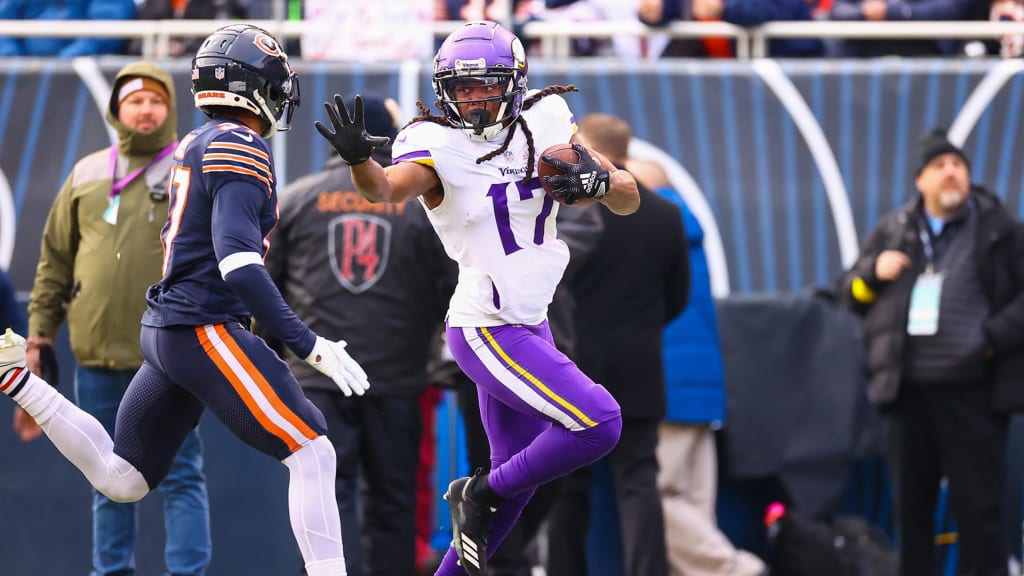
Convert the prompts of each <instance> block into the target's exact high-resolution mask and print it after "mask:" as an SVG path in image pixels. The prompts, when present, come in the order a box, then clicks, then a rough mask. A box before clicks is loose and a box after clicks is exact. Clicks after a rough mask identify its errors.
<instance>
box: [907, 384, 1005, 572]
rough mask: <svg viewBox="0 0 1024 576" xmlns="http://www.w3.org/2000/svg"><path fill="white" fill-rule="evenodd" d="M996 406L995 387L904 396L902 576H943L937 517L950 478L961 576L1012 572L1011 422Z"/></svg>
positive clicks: (915, 390) (919, 390) (910, 390)
mask: <svg viewBox="0 0 1024 576" xmlns="http://www.w3.org/2000/svg"><path fill="white" fill-rule="evenodd" d="M990 406H991V388H990V387H988V386H981V385H979V386H973V387H958V388H938V387H931V388H924V387H913V386H907V387H905V388H904V390H903V391H901V393H900V399H899V409H898V411H897V412H896V413H895V414H894V416H893V417H894V418H896V419H898V429H899V433H898V434H897V436H896V440H897V442H896V446H894V448H895V450H894V451H893V452H894V454H898V455H897V457H896V458H895V460H896V463H895V465H896V466H898V472H899V482H898V484H899V499H900V537H901V541H902V570H901V573H902V574H903V576H931V575H933V574H937V572H936V564H937V563H936V551H935V545H934V535H935V522H934V519H935V504H936V501H937V499H938V492H939V480H940V479H941V478H942V477H943V476H945V477H946V478H947V479H948V481H949V502H950V510H951V511H952V513H953V517H954V518H955V519H956V524H957V531H958V533H959V555H960V565H959V569H958V570H957V574H963V575H970V576H1005V575H1006V573H1007V545H1006V542H1005V538H1004V536H1005V532H1004V528H1003V516H1004V511H1003V509H1002V504H1003V485H1004V482H1005V478H1006V433H1007V419H1006V418H1005V417H1002V416H996V415H993V414H992V412H991V408H990Z"/></svg>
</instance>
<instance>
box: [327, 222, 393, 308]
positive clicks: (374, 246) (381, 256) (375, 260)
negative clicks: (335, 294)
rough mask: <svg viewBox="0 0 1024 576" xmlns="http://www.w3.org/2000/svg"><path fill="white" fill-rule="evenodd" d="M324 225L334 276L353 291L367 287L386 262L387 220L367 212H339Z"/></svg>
mask: <svg viewBox="0 0 1024 576" xmlns="http://www.w3.org/2000/svg"><path fill="white" fill-rule="evenodd" d="M327 226H328V230H327V249H328V251H329V253H330V256H331V260H330V264H331V268H332V270H333V271H334V277H335V278H337V279H338V282H340V283H341V285H342V286H344V287H345V289H346V290H348V291H349V292H352V293H353V294H359V293H360V292H364V291H366V290H368V289H370V287H371V286H373V285H374V284H376V283H377V280H380V277H381V276H383V275H384V271H385V270H386V269H387V266H388V255H389V254H390V252H391V223H390V222H388V221H387V220H385V219H383V218H380V217H377V216H371V215H369V214H343V215H341V216H338V217H337V218H335V219H333V220H331V221H330V223H329V224H328V225H327Z"/></svg>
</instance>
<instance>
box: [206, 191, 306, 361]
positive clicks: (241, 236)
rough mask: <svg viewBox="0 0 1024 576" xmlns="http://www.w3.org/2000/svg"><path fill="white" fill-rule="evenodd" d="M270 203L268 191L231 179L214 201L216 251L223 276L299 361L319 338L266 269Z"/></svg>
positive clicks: (253, 312)
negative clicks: (265, 212) (265, 218)
mask: <svg viewBox="0 0 1024 576" xmlns="http://www.w3.org/2000/svg"><path fill="white" fill-rule="evenodd" d="M267 201H268V196H267V192H266V187H264V186H260V185H258V184H257V183H255V181H253V182H250V181H248V180H245V179H233V180H228V181H226V182H224V183H223V184H221V186H219V187H218V188H217V190H216V193H215V195H214V200H213V220H212V222H211V228H212V230H213V249H214V252H215V253H216V255H217V262H218V263H219V266H220V270H221V275H222V276H223V277H224V281H225V282H227V283H228V285H229V286H231V288H232V290H234V291H235V293H236V294H237V295H238V298H239V299H240V300H241V301H242V302H243V303H244V304H245V305H246V307H247V308H248V309H249V311H250V312H252V314H253V316H255V317H256V318H257V321H258V322H260V323H261V324H263V325H264V326H265V327H266V329H267V330H268V331H269V332H270V333H271V334H273V335H275V336H276V337H277V338H279V339H280V340H281V341H282V342H284V344H285V345H286V346H288V348H290V349H291V350H292V351H293V352H295V354H296V355H297V356H298V357H299V358H305V357H306V356H309V353H310V351H312V350H313V345H314V344H315V343H316V334H314V333H313V331H312V330H310V329H309V327H308V326H306V325H305V324H304V323H303V322H302V321H301V320H299V318H298V317H297V316H296V315H295V312H293V311H292V309H291V308H290V307H289V306H288V304H287V303H286V302H285V301H284V298H283V297H282V296H281V292H280V291H279V290H278V289H277V286H275V285H274V281H273V280H272V279H271V278H270V274H269V273H268V272H267V269H266V267H265V266H264V265H263V260H262V254H263V238H262V236H261V234H260V221H259V217H260V214H261V212H262V207H263V206H264V204H265V203H266V202H267Z"/></svg>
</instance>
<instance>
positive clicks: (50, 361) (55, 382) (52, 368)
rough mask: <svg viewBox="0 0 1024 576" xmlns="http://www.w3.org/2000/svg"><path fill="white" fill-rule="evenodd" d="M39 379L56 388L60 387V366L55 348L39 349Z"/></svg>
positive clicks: (44, 347)
mask: <svg viewBox="0 0 1024 576" xmlns="http://www.w3.org/2000/svg"><path fill="white" fill-rule="evenodd" d="M39 377H40V378H42V379H43V380H46V382H47V384H49V385H50V386H53V387H54V388H56V387H57V386H60V366H59V365H58V364H57V351H56V350H54V349H53V346H47V345H42V346H40V347H39Z"/></svg>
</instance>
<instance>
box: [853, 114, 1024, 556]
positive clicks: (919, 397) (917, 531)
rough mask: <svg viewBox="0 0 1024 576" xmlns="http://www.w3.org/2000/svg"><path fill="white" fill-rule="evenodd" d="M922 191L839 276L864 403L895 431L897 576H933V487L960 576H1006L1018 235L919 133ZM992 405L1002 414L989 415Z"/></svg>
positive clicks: (965, 174)
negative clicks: (943, 491)
mask: <svg viewBox="0 0 1024 576" xmlns="http://www.w3.org/2000/svg"><path fill="white" fill-rule="evenodd" d="M915 184H916V187H917V189H918V191H919V194H916V195H914V197H913V198H911V199H910V200H909V201H908V202H907V203H906V204H905V205H904V206H903V207H902V208H900V209H899V210H897V211H895V212H893V213H890V214H889V215H888V216H887V217H885V218H884V219H883V220H882V221H881V223H880V224H879V225H878V226H877V227H876V228H875V230H874V231H873V232H872V233H871V235H870V236H869V237H868V239H867V241H866V242H865V243H864V246H863V247H862V249H861V252H860V256H859V257H858V258H857V260H856V262H854V264H853V266H852V267H851V268H850V269H849V270H848V271H847V272H846V273H845V274H844V275H843V276H842V278H841V280H840V286H839V295H840V297H841V298H842V299H844V300H845V301H846V303H847V304H848V305H849V306H850V307H851V308H852V309H853V310H854V311H855V312H857V313H859V314H862V315H863V316H864V335H863V337H864V344H865V349H866V350H867V355H868V358H867V360H868V370H869V382H868V395H869V396H870V398H871V399H872V400H873V401H874V402H875V403H877V404H878V405H879V406H880V407H882V408H883V409H884V410H885V411H886V412H887V413H889V414H890V415H891V417H892V418H893V419H894V422H895V424H896V425H897V426H898V429H899V431H900V433H899V434H897V435H895V436H894V438H895V441H894V442H893V443H892V445H891V446H890V465H891V466H892V467H893V468H894V470H895V471H896V479H897V481H896V482H895V483H894V484H895V485H896V493H897V497H898V499H899V526H900V530H901V535H902V538H901V539H902V574H903V576H921V575H924V574H934V573H935V572H934V568H935V550H934V541H933V539H934V533H935V532H934V518H935V505H936V499H937V496H938V491H939V481H940V479H941V477H942V476H945V477H946V478H947V479H948V481H949V501H950V507H951V510H952V512H953V516H954V517H955V518H956V523H957V527H958V529H959V545H960V566H959V569H958V570H957V574H978V575H981V574H984V575H991V576H1002V575H1005V574H1006V573H1007V543H1006V541H1005V540H1004V538H1003V536H1004V532H1003V514H1004V512H1003V510H1002V501H1003V484H1004V478H1005V477H1006V474H1005V470H1006V453H1005V450H1006V435H1007V417H1006V416H1005V414H1001V413H1000V412H1001V411H1005V410H1010V409H1020V408H1021V406H1022V405H1024V393H1022V392H1021V390H1022V388H1021V386H1020V383H1021V379H1022V378H1024V351H1022V348H1024V286H1022V284H1021V279H1024V226H1022V224H1021V223H1020V222H1019V221H1018V220H1017V219H1016V218H1014V217H1013V215H1012V214H1011V213H1010V212H1009V211H1008V210H1007V209H1006V207H1004V206H1003V204H1002V202H1001V201H1000V200H999V197H998V196H996V195H994V194H992V193H990V192H988V191H987V190H985V189H983V188H980V187H974V186H972V185H971V183H970V164H969V162H968V160H967V157H966V156H965V155H964V152H963V151H962V150H961V149H960V148H959V147H957V146H955V145H954V144H952V143H951V142H950V141H949V140H948V139H947V138H946V135H945V133H944V132H943V131H941V130H935V131H932V132H930V133H929V134H927V135H925V137H924V138H923V139H922V142H921V145H920V151H919V155H918V157H917V178H916V180H915ZM994 410H995V411H994Z"/></svg>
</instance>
